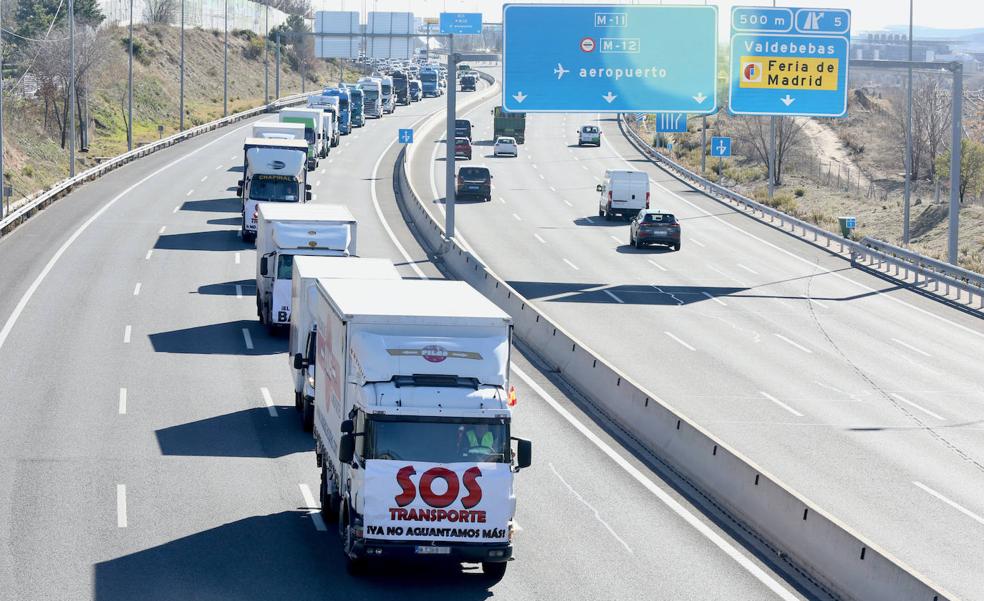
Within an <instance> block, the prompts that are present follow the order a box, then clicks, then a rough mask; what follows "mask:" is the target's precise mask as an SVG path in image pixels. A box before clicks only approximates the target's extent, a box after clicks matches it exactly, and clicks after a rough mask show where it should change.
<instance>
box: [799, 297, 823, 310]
mask: <svg viewBox="0 0 984 601" xmlns="http://www.w3.org/2000/svg"><path fill="white" fill-rule="evenodd" d="M801 298H803V299H804V300H808V301H810V302H811V303H813V304H814V305H816V306H818V307H820V308H821V309H829V307H828V306H827V305H825V304H823V303H821V302H820V301H818V300H817V299H815V298H811V297H809V296H803V297H801Z"/></svg>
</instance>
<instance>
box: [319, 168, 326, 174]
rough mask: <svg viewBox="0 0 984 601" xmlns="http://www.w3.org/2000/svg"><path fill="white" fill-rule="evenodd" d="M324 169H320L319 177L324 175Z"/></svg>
mask: <svg viewBox="0 0 984 601" xmlns="http://www.w3.org/2000/svg"><path fill="white" fill-rule="evenodd" d="M325 169H326V168H324V167H323V168H322V169H321V171H319V172H318V173H319V174H321V175H324V174H325Z"/></svg>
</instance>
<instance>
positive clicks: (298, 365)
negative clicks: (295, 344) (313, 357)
mask: <svg viewBox="0 0 984 601" xmlns="http://www.w3.org/2000/svg"><path fill="white" fill-rule="evenodd" d="M307 366H308V362H307V361H306V360H305V359H304V355H302V354H301V353H295V354H294V369H304V368H305V367H307Z"/></svg>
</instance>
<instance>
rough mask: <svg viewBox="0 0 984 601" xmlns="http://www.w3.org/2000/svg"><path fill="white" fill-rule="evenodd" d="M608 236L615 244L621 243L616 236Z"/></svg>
mask: <svg viewBox="0 0 984 601" xmlns="http://www.w3.org/2000/svg"><path fill="white" fill-rule="evenodd" d="M608 237H609V238H611V239H612V240H614V241H615V243H616V244H621V243H622V241H621V240H619V239H618V238H616V237H615V236H608Z"/></svg>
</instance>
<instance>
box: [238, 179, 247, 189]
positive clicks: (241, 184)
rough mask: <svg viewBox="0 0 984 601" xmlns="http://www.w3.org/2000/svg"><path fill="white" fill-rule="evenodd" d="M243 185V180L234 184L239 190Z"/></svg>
mask: <svg viewBox="0 0 984 601" xmlns="http://www.w3.org/2000/svg"><path fill="white" fill-rule="evenodd" d="M245 183H246V182H245V181H244V180H239V181H238V182H236V185H237V186H239V187H240V188H242V187H243V184H245Z"/></svg>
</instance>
